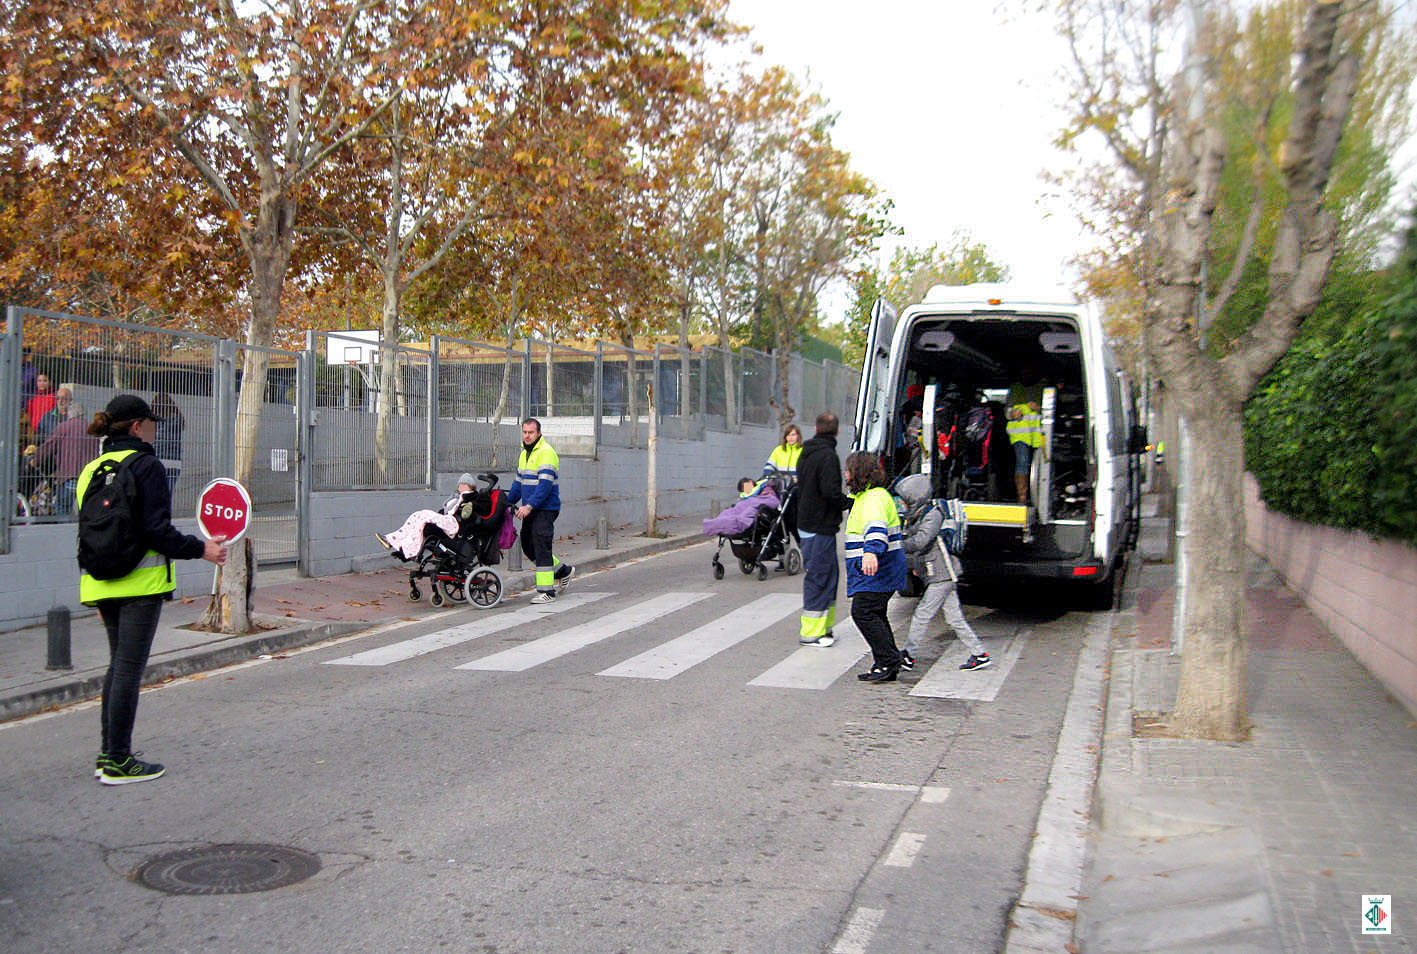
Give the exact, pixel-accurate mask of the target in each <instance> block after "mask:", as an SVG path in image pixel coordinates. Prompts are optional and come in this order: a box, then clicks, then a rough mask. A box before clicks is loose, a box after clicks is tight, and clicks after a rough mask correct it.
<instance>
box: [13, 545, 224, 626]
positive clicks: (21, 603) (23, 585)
mask: <svg viewBox="0 0 1417 954" xmlns="http://www.w3.org/2000/svg"><path fill="white" fill-rule="evenodd" d="M174 523H175V525H176V526H177V528H178V529H179V530H181V531H182V532H183V533H190V534H192V535H193V536H197V535H199V534H198V532H197V521H196V520H195V519H192V520H177V521H174ZM76 549H77V543H76V542H75V531H74V525H73V524H72V523H54V524H36V525H25V526H17V527H12V528H11V530H10V552H9V553H7V554H4V555H3V556H0V632H4V631H7V630H12V629H19V628H21V627H24V626H30V625H33V624H34V623H42V622H44V620H45V617H46V616H47V615H48V613H49V610H50V609H51V608H52V607H55V606H67V607H69V609H70V611H72V612H73V613H74V614H75V615H78V614H81V613H88V612H91V611H90V610H89V608H88V607H86V606H83V605H82V604H81V603H80V602H79V564H78V560H77V557H76V555H75V554H76ZM173 567H174V568H175V569H176V571H177V593H176V595H177V596H179V597H187V596H205V595H206V594H208V593H210V592H211V591H212V569H213V567H212V565H211V564H210V563H206V562H204V561H202V560H178V561H177V562H175V563H174V564H173Z"/></svg>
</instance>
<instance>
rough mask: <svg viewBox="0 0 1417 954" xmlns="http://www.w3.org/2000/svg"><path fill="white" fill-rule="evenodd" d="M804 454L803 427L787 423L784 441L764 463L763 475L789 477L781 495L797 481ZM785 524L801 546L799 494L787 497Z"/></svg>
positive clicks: (784, 427)
mask: <svg viewBox="0 0 1417 954" xmlns="http://www.w3.org/2000/svg"><path fill="white" fill-rule="evenodd" d="M801 456H802V429H801V428H800V427H798V426H797V425H796V424H787V425H784V426H783V428H782V443H781V444H778V445H777V446H776V447H774V448H773V449H772V453H771V454H769V455H768V459H767V463H765V464H763V476H764V477H771V476H772V475H773V474H774V473H777V474H781V475H783V476H784V477H786V478H787V480H786V481H784V482H783V483H782V484H781V485H780V486H779V487H778V491H779V494H780V495H786V494H787V489H788V487H790V486H792V485H794V484H796V483H797V461H798V459H799V458H801ZM782 523H783V526H785V527H787V532H788V533H790V534H792V539H794V540H796V541H797V543H798V545H799V546H800V545H801V543H802V540H801V538H800V537H799V535H798V533H797V495H796V494H793V495H791V496H790V497H788V498H787V509H786V511H784V512H783V515H782Z"/></svg>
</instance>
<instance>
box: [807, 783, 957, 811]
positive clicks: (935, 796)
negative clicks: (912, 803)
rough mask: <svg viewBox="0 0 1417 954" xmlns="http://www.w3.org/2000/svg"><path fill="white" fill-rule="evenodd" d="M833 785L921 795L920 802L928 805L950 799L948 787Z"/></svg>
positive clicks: (874, 784)
mask: <svg viewBox="0 0 1417 954" xmlns="http://www.w3.org/2000/svg"><path fill="white" fill-rule="evenodd" d="M832 784H833V785H837V786H840V787H841V788H865V789H873V790H875V791H878V792H906V793H908V794H911V795H919V796H920V801H922V802H924V803H925V804H927V805H939V804H941V803H942V802H944V801H945V800H946V799H947V798H949V797H950V789H949V786H948V785H902V784H900V783H899V782H848V781H845V780H837V781H835V782H832Z"/></svg>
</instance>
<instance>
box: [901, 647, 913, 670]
mask: <svg viewBox="0 0 1417 954" xmlns="http://www.w3.org/2000/svg"><path fill="white" fill-rule="evenodd" d="M900 668H901V669H905V670H911V669H914V668H915V657H914V656H912V655H910V653H908V652H906V651H905V650H903V649H902V650H901V651H900Z"/></svg>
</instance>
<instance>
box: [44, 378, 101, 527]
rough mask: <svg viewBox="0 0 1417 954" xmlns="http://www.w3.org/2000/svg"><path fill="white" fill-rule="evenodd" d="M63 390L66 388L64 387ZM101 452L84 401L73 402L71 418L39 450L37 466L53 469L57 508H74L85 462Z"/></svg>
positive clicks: (62, 510) (64, 511)
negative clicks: (87, 416)
mask: <svg viewBox="0 0 1417 954" xmlns="http://www.w3.org/2000/svg"><path fill="white" fill-rule="evenodd" d="M61 390H62V389H61ZM98 455H99V441H98V438H97V437H94V436H93V435H92V434H90V433H89V422H88V421H86V420H85V419H84V408H83V405H81V404H79V403H77V402H75V403H72V404H70V405H69V418H68V419H67V420H65V421H64V422H63V423H61V424H60V425H59V426H58V427H56V428H54V431H53V432H52V433H51V434H50V435H49V437H48V438H47V439H46V440H45V442H44V443H43V444H41V445H39V447H38V448H37V449H36V450H35V454H34V460H35V466H36V467H38V468H39V469H40V470H43V471H46V472H49V473H50V474H51V475H52V476H51V480H52V481H53V483H54V511H55V513H59V514H70V513H73V512H74V490H75V488H76V487H77V486H78V483H79V474H81V473H83V470H84V465H85V464H87V463H88V462H89V461H91V460H93V459H94V458H95V457H97V456H98Z"/></svg>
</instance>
